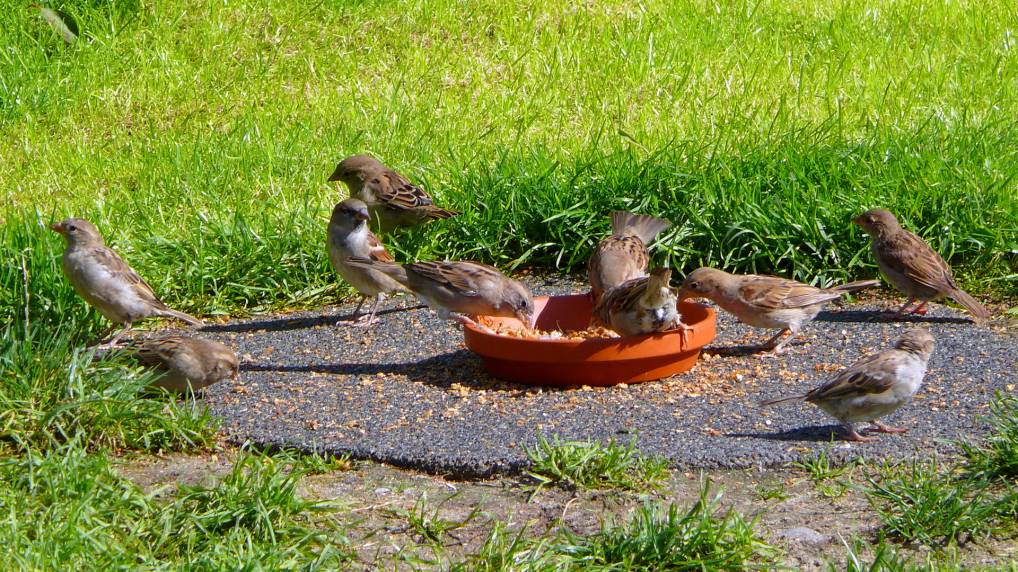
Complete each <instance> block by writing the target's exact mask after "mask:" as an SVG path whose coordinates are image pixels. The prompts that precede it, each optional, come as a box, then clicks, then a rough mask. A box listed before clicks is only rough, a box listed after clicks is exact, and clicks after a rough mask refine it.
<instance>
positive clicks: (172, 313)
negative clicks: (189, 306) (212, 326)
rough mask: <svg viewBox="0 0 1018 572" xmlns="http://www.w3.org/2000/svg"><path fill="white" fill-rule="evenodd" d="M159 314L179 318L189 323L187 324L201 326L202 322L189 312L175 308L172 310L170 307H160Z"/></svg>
mask: <svg viewBox="0 0 1018 572" xmlns="http://www.w3.org/2000/svg"><path fill="white" fill-rule="evenodd" d="M159 315H160V316H162V317H164V318H176V319H178V320H180V321H181V322H186V323H187V325H189V326H201V325H202V324H203V323H204V322H202V321H201V320H199V319H198V318H195V317H194V316H192V315H190V314H185V313H183V312H178V311H177V310H174V309H172V308H162V309H160V311H159Z"/></svg>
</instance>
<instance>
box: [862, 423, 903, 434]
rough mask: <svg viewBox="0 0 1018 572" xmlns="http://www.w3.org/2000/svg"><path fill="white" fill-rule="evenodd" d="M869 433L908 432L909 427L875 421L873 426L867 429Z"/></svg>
mask: <svg viewBox="0 0 1018 572" xmlns="http://www.w3.org/2000/svg"><path fill="white" fill-rule="evenodd" d="M867 432H869V433H891V434H894V433H908V427H891V426H889V425H884V424H883V423H873V425H872V426H870V427H869V429H867Z"/></svg>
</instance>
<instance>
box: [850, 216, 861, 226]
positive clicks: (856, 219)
mask: <svg viewBox="0 0 1018 572" xmlns="http://www.w3.org/2000/svg"><path fill="white" fill-rule="evenodd" d="M852 224H854V225H856V226H862V217H861V216H857V217H855V218H853V219H852Z"/></svg>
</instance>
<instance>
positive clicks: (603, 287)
mask: <svg viewBox="0 0 1018 572" xmlns="http://www.w3.org/2000/svg"><path fill="white" fill-rule="evenodd" d="M671 224H672V223H671V222H669V221H667V220H665V219H661V218H656V217H652V216H649V215H639V214H633V213H630V212H625V211H615V212H613V213H612V234H611V236H608V237H606V238H603V239H601V242H598V243H597V247H596V248H595V249H594V254H593V255H591V257H590V262H588V263H587V273H588V274H589V276H590V292H591V294H592V295H593V298H594V302H595V303H597V301H598V300H599V299H600V298H601V295H602V294H603V293H604V292H606V291H608V290H610V289H612V288H614V287H616V286H618V285H620V284H622V283H623V282H625V281H627V280H632V279H634V278H642V277H644V276H646V275H647V261H648V259H649V257H648V255H647V245H649V244H650V243H651V241H653V240H654V237H656V236H657V235H658V234H659V233H660V232H661V231H663V230H665V229H666V228H668V227H669V226H671Z"/></svg>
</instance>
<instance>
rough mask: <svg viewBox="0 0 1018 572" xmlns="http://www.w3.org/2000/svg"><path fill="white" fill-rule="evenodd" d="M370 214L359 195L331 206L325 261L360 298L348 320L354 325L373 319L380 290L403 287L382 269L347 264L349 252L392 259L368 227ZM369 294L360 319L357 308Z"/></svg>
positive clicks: (367, 323) (388, 290)
mask: <svg viewBox="0 0 1018 572" xmlns="http://www.w3.org/2000/svg"><path fill="white" fill-rule="evenodd" d="M369 218H370V215H369V214H368V207H367V205H365V204H364V201H361V200H360V199H346V200H345V201H342V202H340V203H339V204H337V205H336V206H335V208H333V209H332V217H331V218H330V219H329V227H328V233H327V238H326V245H327V248H328V252H329V262H330V263H331V264H332V268H333V269H334V270H335V271H336V273H337V274H339V275H340V276H342V277H343V279H344V280H346V281H347V282H348V283H349V284H350V285H351V286H353V287H354V288H355V289H356V290H357V293H358V294H360V296H361V299H360V302H359V303H358V304H357V308H356V309H355V310H354V311H353V316H352V317H351V318H350V319H349V322H350V323H352V324H355V325H358V326H370V325H371V324H373V323H374V321H375V312H376V311H377V310H378V304H379V302H380V301H381V299H382V294H390V293H392V292H402V291H406V288H404V287H403V285H402V284H400V283H399V282H396V281H395V280H393V279H392V278H389V277H388V276H387V275H385V273H383V272H379V271H378V270H374V269H371V268H363V267H360V266H351V265H349V264H347V262H346V261H347V259H348V258H350V257H351V256H357V257H360V258H368V259H371V260H377V261H379V262H395V259H394V258H393V257H392V255H391V254H389V252H388V251H387V250H385V246H384V245H382V243H381V241H379V240H378V237H376V236H375V235H374V233H372V232H371V230H369V229H368V224H367V221H368V219H369ZM368 298H373V299H374V300H373V301H372V304H371V310H370V311H369V312H368V315H367V319H361V316H360V310H361V307H362V306H363V305H364V301H365V300H367V299H368Z"/></svg>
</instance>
